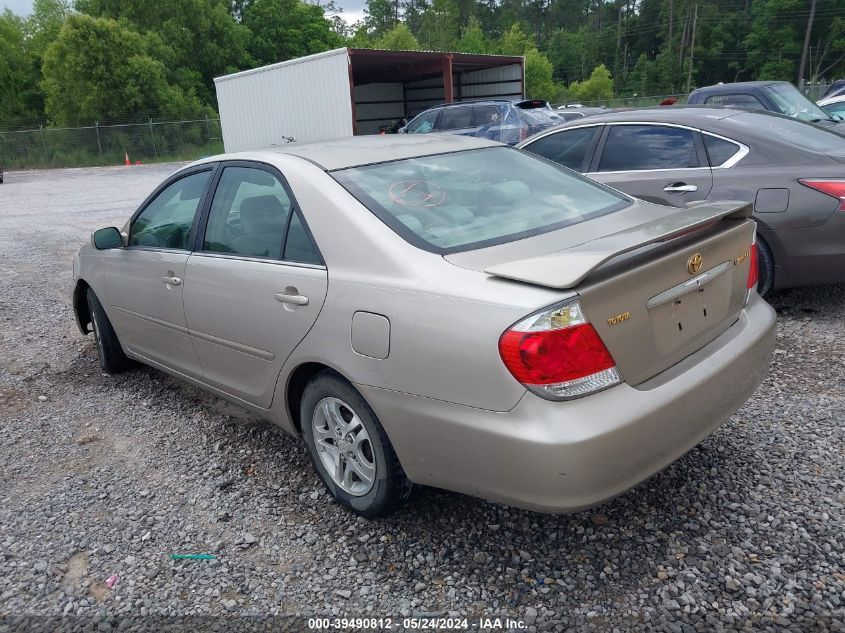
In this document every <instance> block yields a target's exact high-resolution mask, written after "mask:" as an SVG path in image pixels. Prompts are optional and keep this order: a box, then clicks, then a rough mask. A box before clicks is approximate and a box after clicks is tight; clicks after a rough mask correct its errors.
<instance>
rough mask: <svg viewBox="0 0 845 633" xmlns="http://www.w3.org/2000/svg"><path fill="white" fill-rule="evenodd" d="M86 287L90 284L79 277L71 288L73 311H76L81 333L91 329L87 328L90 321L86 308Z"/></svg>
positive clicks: (86, 332) (89, 313)
mask: <svg viewBox="0 0 845 633" xmlns="http://www.w3.org/2000/svg"><path fill="white" fill-rule="evenodd" d="M88 288H90V286H89V285H88V284H87V283H86V282H85V280H83V279H80V280H79V281H77V282H76V288H74V289H73V311H74V312H75V313H76V322H77V323H78V325H79V329H80V331H81V332H82V333H83V334H88V333H89V332H90V331H91V330H89V329H88V324H89V323H91V312H90V311H89V310H88Z"/></svg>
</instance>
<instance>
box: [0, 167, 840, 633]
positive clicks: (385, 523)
mask: <svg viewBox="0 0 845 633" xmlns="http://www.w3.org/2000/svg"><path fill="white" fill-rule="evenodd" d="M173 169H175V166H174V165H157V166H144V167H132V168H123V167H120V168H102V169H86V170H57V171H49V172H37V171H36V172H17V173H16V172H9V173H7V175H6V184H4V185H0V326H2V327H0V425H2V434H0V481H2V482H3V485H2V486H0V616H4V615H5V616H7V617H6V620H5V622H6V624H7V625H9V623H10V622H12V621H11V620H9V619H8V616H9V615H39V616H45V615H52V616H59V615H63V614H64V615H68V616H70V615H75V616H83V617H81V618H77V619H76V620H75V621H76V622H83V623H86V622H87V623H88V625H89V626H95V625H96V626H98V627H99V630H104V631H107V630H109V629H110V626H111V625H112V624H117V622H118V621H117V620H116V618H119V617H120V616H133V617H137V616H152V615H164V616H187V615H220V614H227V615H230V616H231V615H235V614H236V615H257V614H259V615H260V614H264V615H266V614H274V615H275V614H306V615H314V614H322V615H340V616H344V615H345V616H354V615H358V616H368V615H369V616H382V617H384V616H392V617H393V618H394V619H399V620H400V621H401V618H402V616H411V615H420V614H432V613H433V614H443V615H449V614H451V615H460V616H462V617H468V618H475V617H477V616H482V615H489V616H492V615H496V616H500V617H504V616H509V617H511V618H512V619H520V620H521V621H522V622H524V623H525V624H526V625H527V628H528V629H529V630H541V631H545V630H555V631H563V630H567V631H569V630H576V631H578V630H600V631H612V630H620V631H628V630H649V631H651V630H657V631H661V630H662V631H716V630H757V631H759V630H765V631H782V630H789V631H801V632H805V631H845V624H844V623H843V622H845V565H843V559H845V538H843V535H844V534H845V531H843V505H845V442H843V437H844V436H845V389H843V388H845V340H843V336H842V334H843V331H845V328H843V318H845V288H843V287H824V288H816V289H809V290H794V291H788V292H782V293H778V294H775V295H774V296H773V297H772V302H773V303H774V304H775V305H776V307H777V308H778V311H779V313H780V320H779V327H778V345H777V348H778V349H777V351H776V353H775V357H774V363H773V366H772V368H771V374H770V376H769V378H767V380H766V381H765V383H764V384H763V386H762V387H761V388H760V390H759V391H758V393H757V394H756V395H755V396H754V397H753V398H752V399H751V401H749V402H748V403H747V405H746V406H745V407H744V408H743V409H742V410H741V411H740V412H739V413H737V414H736V415H735V416H734V417H733V418H732V419H731V420H730V421H729V422H728V423H727V424H726V425H725V426H724V427H723V428H722V429H720V430H719V431H718V432H716V433H715V434H714V435H713V436H712V437H710V438H709V439H708V440H707V441H705V442H704V443H703V444H702V445H701V446H699V447H698V448H696V449H694V450H693V451H692V452H691V453H689V454H688V455H687V456H686V457H684V458H683V459H681V460H679V461H678V462H677V463H675V464H674V465H672V466H671V467H669V468H668V469H666V470H665V471H664V472H662V473H660V474H659V475H657V476H655V477H654V478H652V479H651V480H649V481H648V482H646V483H644V484H642V485H640V486H639V487H637V488H636V489H635V490H633V491H631V492H629V493H627V494H626V495H624V496H622V497H621V498H619V499H616V500H615V501H613V502H610V503H608V504H606V505H604V506H602V507H599V508H596V509H594V510H592V511H591V512H584V513H579V514H574V515H568V516H556V517H555V516H545V515H540V514H533V513H530V512H525V511H521V510H515V509H512V508H508V507H505V506H501V505H495V504H491V503H487V502H485V501H481V500H478V499H472V498H468V497H464V496H461V495H457V494H451V493H446V492H441V491H437V490H431V489H424V490H421V491H418V492H417V494H416V495H415V497H414V500H413V502H412V504H411V505H410V506H409V507H408V508H407V509H406V510H404V511H402V512H399V513H398V514H396V515H394V516H392V517H389V518H386V519H381V520H374V521H370V520H364V519H361V518H355V517H354V516H352V515H350V514H349V513H347V512H345V511H344V510H342V509H341V508H340V507H338V506H337V505H335V504H334V503H333V502H332V501H331V500H330V499H328V498H327V496H326V495H325V494H324V492H323V489H322V488H321V486H320V485H319V483H318V481H317V479H316V477H315V475H314V474H313V473H312V471H311V468H310V466H309V464H308V462H307V460H306V456H305V453H304V452H303V445H302V444H301V443H300V442H299V441H298V440H296V439H294V438H291V437H288V436H286V435H284V434H282V433H281V432H280V431H278V430H277V429H276V428H275V427H273V426H272V425H270V424H267V423H264V422H261V421H259V420H256V419H252V418H250V417H249V416H248V415H247V414H246V413H244V412H243V411H241V410H240V409H237V408H235V407H233V406H231V405H229V404H227V403H225V402H223V401H221V400H219V399H216V398H214V397H211V396H209V395H206V394H204V393H202V392H200V391H198V390H196V389H194V388H192V387H189V386H186V385H184V384H182V383H180V382H178V381H176V380H173V379H171V378H169V377H167V376H165V375H164V374H161V373H158V372H156V371H153V370H150V369H138V370H135V371H132V372H130V373H128V374H124V375H121V376H115V377H111V376H106V375H103V374H102V373H101V372H100V370H99V367H98V365H97V362H96V357H95V351H94V349H93V346H92V341H91V340H90V337H85V338H84V337H82V336H80V335H79V332H78V331H77V330H76V328H75V326H74V323H73V317H72V313H71V309H70V302H69V294H70V290H71V256H72V253H73V252H74V251H75V250H76V249H77V248H78V246H79V245H80V244H81V243H82V242H83V241H84V240H86V239H87V238H88V235H89V234H90V232H91V230H92V229H94V228H98V227H101V226H107V225H110V224H120V223H122V222H123V220H124V219H125V218H126V217H127V215H128V214H129V213H130V211H131V210H132V209H133V208H134V206H135V205H136V204H137V203H138V202H139V201H140V200H141V199H142V198H143V197H145V196H146V195H147V193H148V192H149V191H150V190H151V189H152V188H153V186H154V185H155V184H157V183H158V182H159V181H160V180H162V179H163V178H164V177H165V176H166V175H167V174H168V173H170V172H171V171H173ZM171 553H203V554H206V553H209V554H214V555H216V556H217V558H216V560H212V561H204V560H183V561H174V560H171V559H170V558H169V554H171ZM114 574H117V576H118V580H117V583H116V584H115V585H114V586H112V587H109V586H108V584H107V583H106V580H107V579H108V578H109V577H110V576H112V575H114ZM232 621H234V620H230V622H232ZM3 622H4V620H2V619H0V629H2V627H3ZM469 623H470V626H475V627H476V628H477V621H474V620H470V622H469ZM296 627H299V629H305V628H306V626H305V624H304V623H302V622H300V623H298V624H296V625H294V628H296ZM7 628H8V627H7ZM11 628H14V627H11Z"/></svg>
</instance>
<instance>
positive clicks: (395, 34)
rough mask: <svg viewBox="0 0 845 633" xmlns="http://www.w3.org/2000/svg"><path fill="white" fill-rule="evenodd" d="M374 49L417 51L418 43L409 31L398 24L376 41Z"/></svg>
mask: <svg viewBox="0 0 845 633" xmlns="http://www.w3.org/2000/svg"><path fill="white" fill-rule="evenodd" d="M376 48H384V49H386V50H390V51H418V50H420V43H419V42H418V41H417V38H415V37H414V34H413V33H411V30H410V29H409V28H408V27H407V26H405V25H404V24H403V23H401V22H400V23H399V24H397V25H396V26H394V27H393V28H392V29H391V30H389V31H388V32H387V33H385V34H384V35H383V36H382V37H380V38H379V39H378V40H376Z"/></svg>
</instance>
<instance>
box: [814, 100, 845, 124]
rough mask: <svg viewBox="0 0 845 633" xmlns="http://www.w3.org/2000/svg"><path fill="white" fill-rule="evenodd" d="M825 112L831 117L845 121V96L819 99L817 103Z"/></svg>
mask: <svg viewBox="0 0 845 633" xmlns="http://www.w3.org/2000/svg"><path fill="white" fill-rule="evenodd" d="M816 105H817V106H820V107H821V108H822V109H823V110H824V111H825V112H827V113H828V114H830V115H833V116H838V117H839V118H841V119H845V95H838V96H835V97H827V98H826V99H819V100H818V101H817V102H816Z"/></svg>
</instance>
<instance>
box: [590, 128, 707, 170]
mask: <svg viewBox="0 0 845 633" xmlns="http://www.w3.org/2000/svg"><path fill="white" fill-rule="evenodd" d="M689 167H698V154H697V153H696V150H695V136H694V135H693V132H692V130H686V129H683V128H676V127H664V126H662V125H614V126H612V127H611V128H610V132H609V133H608V135H607V141H606V142H605V144H604V150H603V151H602V155H601V161H600V162H599V171H637V170H642V169H687V168H689Z"/></svg>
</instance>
